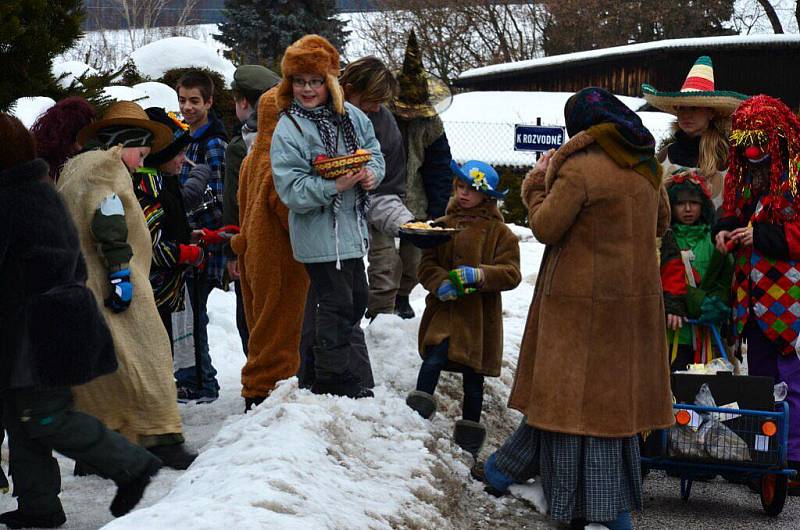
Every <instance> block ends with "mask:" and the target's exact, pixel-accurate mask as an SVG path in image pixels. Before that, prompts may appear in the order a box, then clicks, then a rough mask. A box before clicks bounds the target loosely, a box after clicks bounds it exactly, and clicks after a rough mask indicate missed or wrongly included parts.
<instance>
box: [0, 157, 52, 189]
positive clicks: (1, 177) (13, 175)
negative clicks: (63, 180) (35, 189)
mask: <svg viewBox="0 0 800 530" xmlns="http://www.w3.org/2000/svg"><path fill="white" fill-rule="evenodd" d="M49 173H50V166H48V165H47V162H45V161H44V160H42V159H41V158H36V159H34V160H30V161H28V162H23V163H22V164H17V165H16V166H14V167H12V168H9V169H6V170H4V171H0V187H6V186H14V185H16V184H22V183H28V182H33V181H37V180H41V179H42V178H44V177H46V176H47V175H48V174H49Z"/></svg>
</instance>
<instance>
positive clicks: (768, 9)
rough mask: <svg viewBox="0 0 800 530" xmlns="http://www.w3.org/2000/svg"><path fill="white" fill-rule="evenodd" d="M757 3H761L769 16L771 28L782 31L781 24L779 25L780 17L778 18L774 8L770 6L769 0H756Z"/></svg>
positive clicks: (777, 31)
mask: <svg viewBox="0 0 800 530" xmlns="http://www.w3.org/2000/svg"><path fill="white" fill-rule="evenodd" d="M758 3H759V4H761V7H762V8H763V9H764V12H765V13H766V14H767V18H769V23H770V24H772V30H773V31H774V32H775V33H783V26H782V25H781V19H780V18H778V13H776V12H775V8H774V7H773V6H772V4H771V3H770V2H769V0H758Z"/></svg>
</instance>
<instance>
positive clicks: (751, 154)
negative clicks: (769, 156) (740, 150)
mask: <svg viewBox="0 0 800 530" xmlns="http://www.w3.org/2000/svg"><path fill="white" fill-rule="evenodd" d="M744 156H746V157H747V158H749V159H750V160H758V159H759V158H761V157H762V156H764V151H763V150H762V149H761V148H760V147H759V146H757V145H750V146H747V148H746V149H745V150H744Z"/></svg>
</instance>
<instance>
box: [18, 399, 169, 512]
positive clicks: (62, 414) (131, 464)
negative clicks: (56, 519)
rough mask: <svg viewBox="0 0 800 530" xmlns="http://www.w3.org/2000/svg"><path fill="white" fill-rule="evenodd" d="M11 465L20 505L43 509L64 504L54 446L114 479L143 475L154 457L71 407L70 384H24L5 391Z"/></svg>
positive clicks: (27, 509)
mask: <svg viewBox="0 0 800 530" xmlns="http://www.w3.org/2000/svg"><path fill="white" fill-rule="evenodd" d="M3 408H4V413H5V417H4V421H5V424H6V429H7V430H8V448H9V468H10V471H11V475H12V476H13V480H14V495H15V496H16V497H17V503H18V504H19V509H20V510H21V511H24V512H28V513H34V514H38V515H45V514H51V513H57V512H60V511H62V510H63V508H62V506H61V501H60V500H59V498H58V494H59V493H60V492H61V474H60V471H59V468H58V462H56V459H55V458H53V450H55V451H58V452H59V453H61V454H63V455H64V456H67V457H69V458H71V459H73V460H75V461H76V462H79V463H85V464H86V465H88V466H90V467H91V468H92V470H93V471H96V472H97V473H98V474H99V475H100V476H102V477H104V478H108V479H111V480H113V481H114V482H116V483H117V485H121V484H125V483H127V482H130V481H131V480H132V479H134V478H137V477H139V476H141V474H142V473H144V471H145V469H146V468H147V466H148V464H149V463H150V461H152V460H155V457H154V456H153V455H151V454H150V453H149V452H147V451H146V450H145V449H143V448H141V447H139V446H138V445H134V444H132V443H130V442H129V441H128V440H127V439H125V438H124V437H123V436H122V435H121V434H119V433H116V432H114V431H110V430H108V429H107V428H106V427H105V426H104V425H103V424H102V423H101V422H100V420H98V419H97V418H95V417H93V416H89V415H88V414H84V413H82V412H76V411H74V410H73V409H72V393H71V392H70V390H69V389H68V388H59V389H53V390H35V389H33V388H22V389H16V390H7V391H5V392H4V393H3Z"/></svg>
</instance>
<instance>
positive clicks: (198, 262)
mask: <svg viewBox="0 0 800 530" xmlns="http://www.w3.org/2000/svg"><path fill="white" fill-rule="evenodd" d="M178 248H179V249H180V256H178V263H181V264H184V265H191V266H192V267H197V268H199V269H202V268H203V260H205V252H203V247H201V246H200V245H179V246H178Z"/></svg>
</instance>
